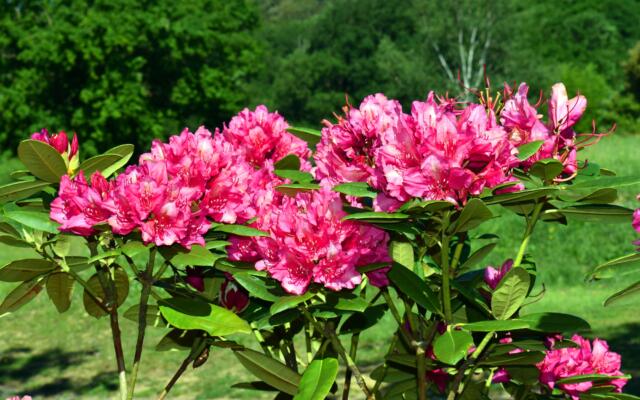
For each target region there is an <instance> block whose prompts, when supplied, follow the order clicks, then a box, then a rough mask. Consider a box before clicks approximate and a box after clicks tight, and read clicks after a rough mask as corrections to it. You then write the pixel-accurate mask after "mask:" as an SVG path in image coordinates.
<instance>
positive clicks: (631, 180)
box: [567, 176, 640, 189]
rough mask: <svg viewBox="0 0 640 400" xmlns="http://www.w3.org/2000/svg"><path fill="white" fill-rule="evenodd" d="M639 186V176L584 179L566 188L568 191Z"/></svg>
mask: <svg viewBox="0 0 640 400" xmlns="http://www.w3.org/2000/svg"><path fill="white" fill-rule="evenodd" d="M637 184H640V176H607V177H602V178H593V179H584V180H582V181H580V182H576V183H574V184H573V185H570V186H567V188H570V189H591V188H596V189H599V188H605V187H607V188H616V187H622V186H631V185H637Z"/></svg>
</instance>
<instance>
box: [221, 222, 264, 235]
mask: <svg viewBox="0 0 640 400" xmlns="http://www.w3.org/2000/svg"><path fill="white" fill-rule="evenodd" d="M213 230H214V231H216V232H225V233H230V234H232V235H237V236H247V237H251V236H265V237H269V233H268V232H265V231H261V230H260V229H256V228H251V227H250V226H245V225H227V224H221V225H217V226H216V227H215V228H213Z"/></svg>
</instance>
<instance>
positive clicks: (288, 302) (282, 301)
mask: <svg viewBox="0 0 640 400" xmlns="http://www.w3.org/2000/svg"><path fill="white" fill-rule="evenodd" d="M313 296H315V294H314V293H311V292H306V293H305V294H301V295H299V296H283V297H280V298H279V299H278V300H277V301H276V302H275V303H273V304H272V305H271V308H270V311H271V314H274V315H275V314H277V313H279V312H282V311H284V310H288V309H290V308H293V307H296V306H297V305H298V304H300V303H304V302H305V301H307V300H309V299H311V298H312V297H313Z"/></svg>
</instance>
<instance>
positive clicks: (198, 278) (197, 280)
mask: <svg viewBox="0 0 640 400" xmlns="http://www.w3.org/2000/svg"><path fill="white" fill-rule="evenodd" d="M185 281H186V282H187V284H188V285H189V286H191V287H192V288H194V289H195V290H197V291H198V292H204V277H203V275H202V271H201V269H200V268H195V267H187V277H186V278H185Z"/></svg>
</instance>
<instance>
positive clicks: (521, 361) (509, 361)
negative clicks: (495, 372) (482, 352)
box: [480, 351, 545, 367]
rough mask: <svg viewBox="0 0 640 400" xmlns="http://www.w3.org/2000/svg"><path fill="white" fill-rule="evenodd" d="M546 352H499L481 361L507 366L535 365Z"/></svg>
mask: <svg viewBox="0 0 640 400" xmlns="http://www.w3.org/2000/svg"><path fill="white" fill-rule="evenodd" d="M544 356H545V353H544V352H541V351H525V352H522V353H517V354H499V355H494V356H489V357H487V358H485V359H484V360H482V361H481V362H480V365H488V366H499V367H506V366H508V365H534V364H537V363H539V362H540V361H542V360H543V359H544Z"/></svg>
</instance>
